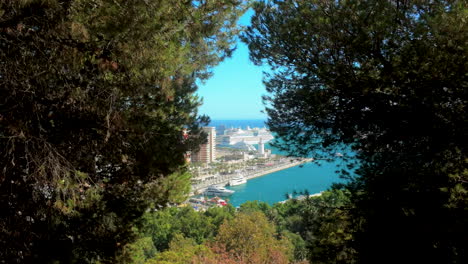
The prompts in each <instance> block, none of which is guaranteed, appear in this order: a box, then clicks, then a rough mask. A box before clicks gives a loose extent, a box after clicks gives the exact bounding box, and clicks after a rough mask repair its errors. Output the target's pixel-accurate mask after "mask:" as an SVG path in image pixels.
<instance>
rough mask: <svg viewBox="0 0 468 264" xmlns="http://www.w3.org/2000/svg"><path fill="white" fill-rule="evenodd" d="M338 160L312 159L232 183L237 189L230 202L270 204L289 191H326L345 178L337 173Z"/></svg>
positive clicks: (237, 204) (279, 199) (282, 198)
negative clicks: (322, 160)
mask: <svg viewBox="0 0 468 264" xmlns="http://www.w3.org/2000/svg"><path fill="white" fill-rule="evenodd" d="M335 170H336V164H335V163H328V162H321V163H320V165H319V164H317V163H315V162H311V163H306V164H304V166H296V167H292V168H289V169H285V170H282V171H277V172H274V173H271V174H268V175H265V176H262V177H258V178H254V179H251V180H248V181H247V183H246V184H242V185H238V186H233V187H228V188H229V189H231V190H234V191H236V192H235V193H234V194H233V195H232V196H231V197H230V198H229V202H230V203H231V204H232V205H233V206H239V205H241V204H243V203H245V202H247V201H254V200H258V201H263V202H267V203H269V204H273V203H276V202H280V201H284V200H286V196H287V195H288V194H293V193H294V192H303V191H307V192H309V193H310V194H314V193H319V192H321V191H325V190H327V189H328V188H330V187H331V185H332V184H333V183H338V182H343V180H342V179H340V178H339V176H338V174H337V173H335Z"/></svg>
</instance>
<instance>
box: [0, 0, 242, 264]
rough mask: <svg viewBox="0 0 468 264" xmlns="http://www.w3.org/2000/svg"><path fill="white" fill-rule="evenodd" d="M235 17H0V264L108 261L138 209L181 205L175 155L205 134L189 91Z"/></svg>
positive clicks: (56, 2)
mask: <svg viewBox="0 0 468 264" xmlns="http://www.w3.org/2000/svg"><path fill="white" fill-rule="evenodd" d="M241 12H242V6H241V3H240V1H211V0H207V1H176V2H174V1H168V0H163V1H100V0H93V1H81V0H50V1H36V0H27V1H3V2H2V4H0V61H1V63H0V94H1V96H0V149H1V150H0V152H1V153H0V155H1V156H2V158H1V160H0V211H1V212H0V215H1V217H0V219H1V220H0V241H1V242H0V247H1V248H2V250H1V251H0V258H1V259H2V260H6V261H7V262H17V261H33V260H34V261H35V262H48V261H54V260H59V261H62V262H76V261H79V262H80V263H85V262H88V261H90V262H92V261H96V260H100V261H101V262H106V261H111V260H112V258H113V256H114V254H115V252H116V251H119V250H121V245H124V244H126V243H127V242H128V241H131V240H132V234H133V232H132V231H131V226H133V225H134V224H135V221H136V219H138V218H139V217H140V216H141V215H142V213H143V212H144V211H145V210H146V209H147V208H148V207H149V206H156V205H160V206H165V205H166V203H167V202H177V201H180V200H181V199H182V198H183V197H182V196H181V195H180V193H179V192H186V188H187V177H189V175H188V174H186V173H185V172H184V170H185V169H184V168H183V167H182V166H183V165H184V162H185V159H184V154H185V153H186V152H187V151H189V150H191V149H196V148H197V146H198V145H199V144H200V143H201V142H202V141H203V136H200V135H201V130H200V128H199V127H200V126H202V125H204V124H206V122H207V117H200V116H198V114H197V107H198V106H199V105H200V100H199V98H198V97H197V96H195V94H194V92H195V90H196V88H197V87H196V81H197V80H204V79H206V78H207V77H209V73H210V69H211V68H212V67H213V66H215V65H216V64H217V63H218V62H219V61H220V60H222V59H223V58H224V57H226V56H228V55H229V54H230V52H231V51H232V49H233V43H234V41H235V35H236V34H237V32H238V28H237V25H236V21H237V19H238V17H239V15H240V13H241ZM184 130H189V131H190V133H191V137H188V138H184V137H183V136H182V135H183V131H184ZM169 175H171V176H170V177H169V178H168V179H166V180H164V178H165V177H167V176H169ZM175 186H177V188H174V187H175Z"/></svg>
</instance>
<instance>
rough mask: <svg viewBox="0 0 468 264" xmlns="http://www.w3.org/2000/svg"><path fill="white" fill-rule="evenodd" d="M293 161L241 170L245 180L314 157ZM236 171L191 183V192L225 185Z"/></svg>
mask: <svg viewBox="0 0 468 264" xmlns="http://www.w3.org/2000/svg"><path fill="white" fill-rule="evenodd" d="M293 160H294V161H292V162H291V161H289V160H288V161H286V162H281V163H278V164H274V165H272V166H266V167H263V168H259V169H256V170H253V171H245V172H243V173H242V174H243V176H244V177H245V178H247V180H250V179H253V178H257V177H261V176H264V175H267V174H270V173H273V172H277V171H280V170H285V169H288V168H291V167H295V166H298V165H301V164H304V163H307V162H311V161H313V160H314V159H312V158H293ZM237 175H238V173H231V174H225V175H213V176H212V177H208V178H209V179H206V180H204V181H202V182H201V183H197V184H193V185H192V192H193V193H194V194H195V193H197V192H200V191H201V190H203V189H205V188H206V187H208V186H210V185H226V184H227V183H228V182H229V180H231V179H232V178H234V177H236V176H237Z"/></svg>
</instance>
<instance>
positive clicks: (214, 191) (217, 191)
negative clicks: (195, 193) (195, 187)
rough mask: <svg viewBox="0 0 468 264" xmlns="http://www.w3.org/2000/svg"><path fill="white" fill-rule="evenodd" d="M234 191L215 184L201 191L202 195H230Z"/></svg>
mask: <svg viewBox="0 0 468 264" xmlns="http://www.w3.org/2000/svg"><path fill="white" fill-rule="evenodd" d="M233 193H234V191H232V190H228V189H226V188H224V187H221V186H216V185H211V186H208V188H206V190H205V191H204V192H203V194H204V195H209V196H229V195H232V194H233Z"/></svg>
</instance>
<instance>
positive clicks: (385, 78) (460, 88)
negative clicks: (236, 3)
mask: <svg viewBox="0 0 468 264" xmlns="http://www.w3.org/2000/svg"><path fill="white" fill-rule="evenodd" d="M254 8H255V10H256V14H255V15H254V17H253V18H252V26H251V27H249V29H248V30H247V33H246V34H245V35H244V39H245V41H246V42H247V43H248V45H249V48H250V51H251V58H252V60H253V61H254V62H255V63H258V64H260V63H268V64H269V65H270V66H271V68H272V71H271V73H270V75H268V76H267V78H266V80H265V85H266V87H267V90H268V92H269V95H268V96H267V97H266V98H265V100H266V104H267V112H268V114H269V122H268V124H269V126H270V128H271V129H272V131H274V132H275V133H277V134H278V135H279V136H280V138H281V141H280V142H278V145H279V146H281V147H282V149H283V150H287V151H289V152H290V153H294V154H296V155H308V154H312V155H314V156H317V157H320V156H321V155H322V156H323V153H326V154H333V153H334V152H335V151H336V149H337V148H338V149H339V148H342V147H343V144H345V145H348V146H350V147H351V148H352V150H353V152H355V153H356V159H355V160H351V161H352V162H351V163H355V164H354V165H358V166H357V167H356V166H355V167H354V168H355V169H357V170H355V171H353V170H351V171H350V172H352V173H353V174H351V176H352V178H353V177H354V180H353V181H351V182H350V184H349V185H348V188H349V189H350V190H351V191H352V203H353V204H354V206H355V207H354V208H353V209H352V215H353V217H352V219H353V222H354V224H353V230H354V231H355V235H356V236H355V239H354V241H353V242H352V247H353V248H355V249H356V250H357V252H358V255H359V261H360V262H364V263H382V262H402V259H405V260H407V261H408V262H439V263H463V262H466V259H467V258H468V256H467V253H466V244H468V241H467V237H468V230H467V223H468V215H467V212H466V210H465V209H462V208H463V207H464V206H463V205H464V204H466V195H465V193H466V189H467V186H466V183H467V181H466V175H465V174H466V173H464V170H465V168H466V160H467V156H466V153H467V150H466V146H467V145H466V142H465V141H466V140H465V138H466V137H467V131H466V127H467V119H466V116H467V112H466V100H467V91H468V89H467V84H468V79H467V77H468V75H467V74H466V72H467V69H468V65H467V63H468V50H467V47H468V45H467V42H468V32H467V28H468V27H467V12H466V3H465V1H372V0H370V1H353V0H350V1H314V0H308V1H298V0H275V1H268V2H258V3H256V4H255V5H254ZM345 158H347V157H346V155H345ZM348 173H349V172H348ZM348 175H349V174H348ZM353 175H355V176H353ZM393 241H398V242H397V243H395V242H393ZM329 242H333V241H329ZM327 243H328V242H327Z"/></svg>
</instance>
